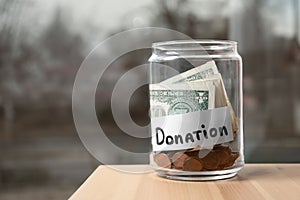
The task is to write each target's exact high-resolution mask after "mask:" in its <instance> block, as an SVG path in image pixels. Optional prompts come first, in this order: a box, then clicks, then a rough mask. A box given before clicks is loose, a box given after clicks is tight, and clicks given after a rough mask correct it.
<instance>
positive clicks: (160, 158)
mask: <svg viewBox="0 0 300 200" xmlns="http://www.w3.org/2000/svg"><path fill="white" fill-rule="evenodd" d="M154 161H155V162H156V164H157V165H158V166H160V167H164V168H168V169H170V168H171V161H170V159H169V157H168V155H167V154H165V153H159V154H157V155H155V156H154Z"/></svg>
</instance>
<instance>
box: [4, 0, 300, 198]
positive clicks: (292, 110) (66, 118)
mask: <svg viewBox="0 0 300 200" xmlns="http://www.w3.org/2000/svg"><path fill="white" fill-rule="evenodd" d="M299 9H300V3H299V0H285V1H282V0H249V1H241V0H229V1H228V0H172V1H166V0H155V1H153V0H144V1H138V0H131V1H129V0H100V1H99V0H87V1H79V0H63V1H59V0H51V1H39V0H0V199H25V200H26V199H66V198H68V197H69V196H70V195H71V194H72V193H73V192H74V191H75V190H76V188H77V187H79V186H80V184H82V183H83V181H84V180H85V179H86V178H87V177H88V175H89V174H90V173H91V172H92V171H93V170H94V169H95V168H96V167H97V166H98V165H99V164H100V163H99V162H98V161H97V160H95V159H94V158H93V157H92V156H91V155H90V154H89V153H88V152H87V150H86V149H85V148H84V146H83V145H82V143H81V142H80V139H79V137H78V135H77V132H76V130H75V126H74V123H73V118H72V108H71V104H72V99H71V97H72V87H73V82H74V79H75V76H76V72H77V70H78V69H79V66H80V64H81V62H82V61H83V59H84V58H85V57H86V56H87V54H88V53H89V52H90V51H91V50H92V49H93V48H94V47H95V46H96V45H97V44H98V43H99V42H101V41H103V40H104V39H106V38H107V37H109V36H110V35H113V34H115V33H118V32H120V31H123V30H127V29H130V28H137V27H146V26H156V27H165V28H170V29H174V30H178V31H180V32H183V33H185V34H187V35H189V36H190V37H192V38H198V39H204V38H210V39H230V40H236V41H238V42H239V52H240V54H241V55H242V57H243V62H244V115H245V153H246V162H248V163H249V162H264V163H265V162H271V163H273V162H288V163H293V162H300V154H299V150H300V78H299V75H300V45H299V44H300V43H299V42H300V14H299ZM126 42H129V43H130V42H132V41H124V44H122V45H126ZM115 48H116V47H115ZM110 51H113V48H112V49H107V53H109V52H110ZM150 54H151V50H150V49H145V50H139V51H134V52H131V53H128V54H126V55H124V56H122V57H121V58H120V59H118V60H117V61H115V62H113V63H112V64H111V66H110V67H109V68H108V69H107V70H106V71H105V74H104V76H103V78H102V79H101V80H100V83H99V85H102V86H103V87H102V88H101V89H99V90H98V91H97V95H96V109H97V113H98V114H99V115H101V116H104V120H102V121H101V122H100V124H101V126H103V127H104V129H105V130H106V131H108V132H109V134H110V135H111V136H112V137H113V138H115V139H116V140H118V139H119V141H122V142H123V143H126V142H130V141H127V140H126V139H125V140H124V139H122V134H123V133H122V131H121V130H120V129H119V128H118V127H117V125H116V124H115V123H114V120H113V117H112V114H111V111H110V97H111V93H112V89H113V87H114V84H115V83H116V81H117V80H118V79H119V78H120V77H121V76H122V74H124V73H125V72H126V71H128V70H129V69H131V68H132V67H134V66H136V65H139V64H143V63H145V62H146V61H147V59H148V58H149V56H150ZM133 81H134V80H133ZM147 98H148V97H147V87H141V88H139V89H138V90H137V91H136V92H135V93H134V95H133V97H132V100H131V101H130V103H131V104H130V114H131V116H132V118H133V120H134V121H136V123H137V124H139V125H146V124H147V123H149V119H148V115H147V112H148V105H147V103H146V102H147ZM99 145H101V144H99ZM135 145H136V146H137V148H144V149H145V150H147V149H148V148H149V143H148V142H146V143H140V144H139V143H137V144H135ZM147 162H148V158H147V157H145V158H142V159H139V160H134V159H130V158H123V159H118V160H116V161H115V163H128V164H130V163H147Z"/></svg>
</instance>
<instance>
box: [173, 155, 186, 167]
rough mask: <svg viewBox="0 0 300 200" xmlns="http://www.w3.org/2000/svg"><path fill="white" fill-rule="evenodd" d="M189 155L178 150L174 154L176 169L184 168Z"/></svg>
mask: <svg viewBox="0 0 300 200" xmlns="http://www.w3.org/2000/svg"><path fill="white" fill-rule="evenodd" d="M188 157H189V156H188V155H186V154H185V153H184V152H177V153H175V154H174V155H173V156H172V163H173V165H174V167H175V168H176V169H182V168H183V164H184V161H185V159H187V158H188Z"/></svg>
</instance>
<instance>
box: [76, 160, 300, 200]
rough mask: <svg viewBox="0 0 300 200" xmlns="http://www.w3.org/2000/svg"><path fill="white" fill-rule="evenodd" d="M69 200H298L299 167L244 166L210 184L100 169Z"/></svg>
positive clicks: (107, 168) (140, 166) (299, 192)
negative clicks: (232, 176)
mask: <svg viewBox="0 0 300 200" xmlns="http://www.w3.org/2000/svg"><path fill="white" fill-rule="evenodd" d="M122 167H124V169H125V168H132V167H135V168H139V169H142V168H145V167H147V166H143V165H138V166H136V165H135V166H122ZM70 199H71V200H75V199H76V200H77V199H80V200H81V199H84V200H96V199H97V200H98V199H105V200H114V199H122V200H127V199H128V200H129V199H130V200H135V199H136V200H144V199H149V200H150V199H151V200H159V199H162V200H177V199H180V200H185V199H187V200H192V199H230V200H234V199H239V200H240V199H251V200H255V199H283V200H291V199H297V200H300V164H246V165H245V167H244V168H243V169H242V170H241V171H240V172H239V174H238V175H237V176H236V177H235V178H232V179H228V180H220V181H210V182H186V181H175V180H168V179H164V178H160V177H158V176H157V175H156V174H155V173H144V174H130V173H125V172H120V171H117V170H114V169H112V168H110V167H109V166H99V167H98V168H97V169H96V170H95V171H94V173H93V174H92V175H91V176H90V177H89V178H88V179H87V180H86V181H85V183H84V184H83V185H82V186H81V187H80V188H79V189H78V190H77V191H76V192H75V193H74V194H73V195H72V196H71V198H70Z"/></svg>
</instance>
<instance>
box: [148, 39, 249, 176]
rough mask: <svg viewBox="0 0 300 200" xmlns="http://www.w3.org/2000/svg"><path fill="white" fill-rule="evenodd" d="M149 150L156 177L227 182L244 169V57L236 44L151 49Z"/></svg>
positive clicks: (170, 44)
mask: <svg viewBox="0 0 300 200" xmlns="http://www.w3.org/2000/svg"><path fill="white" fill-rule="evenodd" d="M149 62H150V71H149V76H150V77H149V78H150V84H149V98H150V117H151V135H152V139H151V140H152V152H151V154H150V164H151V165H153V166H154V167H155V169H156V171H157V173H158V175H159V176H161V177H165V178H169V179H177V180H218V179H225V178H231V177H233V176H235V175H236V174H237V172H238V171H239V170H240V169H241V168H242V167H243V165H244V155H243V149H244V146H243V93H242V88H243V87H242V59H241V57H240V55H239V54H238V52H237V43H236V42H234V41H219V40H178V41H166V42H158V43H154V44H153V45H152V56H151V57H150V58H149Z"/></svg>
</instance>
